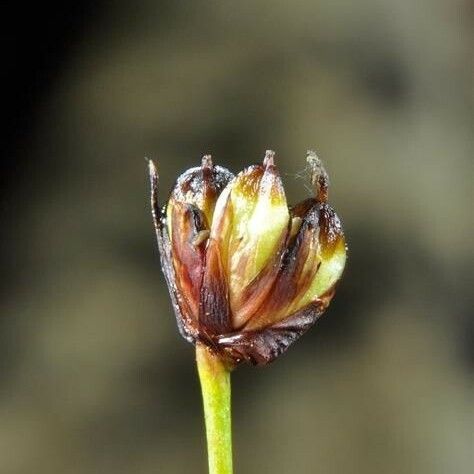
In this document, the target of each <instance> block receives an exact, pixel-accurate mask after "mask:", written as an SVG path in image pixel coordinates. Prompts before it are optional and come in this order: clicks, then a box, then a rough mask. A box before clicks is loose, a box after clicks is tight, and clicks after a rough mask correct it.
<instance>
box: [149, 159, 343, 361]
mask: <svg viewBox="0 0 474 474" xmlns="http://www.w3.org/2000/svg"><path fill="white" fill-rule="evenodd" d="M307 162H308V168H309V170H310V179H311V183H312V185H313V189H314V196H313V197H310V198H308V199H306V200H305V201H303V202H301V203H299V204H297V205H295V206H292V207H289V206H288V204H287V202H286V197H285V192H284V189H283V184H282V181H281V178H280V175H279V173H278V170H277V167H276V165H275V162H274V153H273V152H272V151H267V152H266V154H265V157H264V160H263V163H262V164H261V165H252V166H249V167H248V168H246V169H244V170H243V171H241V172H240V173H239V174H238V175H236V176H234V175H233V174H232V173H231V172H230V171H229V170H227V169H225V168H223V167H221V166H216V165H214V164H213V163H212V160H211V157H210V156H204V158H203V159H202V163H201V166H199V167H195V168H191V169H189V170H187V171H185V172H184V173H183V174H182V175H181V176H180V177H179V178H178V179H177V181H176V184H175V186H174V187H173V189H172V191H171V194H170V197H169V200H168V202H167V204H166V205H165V206H163V207H162V206H160V205H159V203H158V197H157V194H158V172H157V169H156V167H155V165H154V163H153V162H152V161H150V163H149V166H150V178H151V193H152V209H153V218H154V223H155V228H156V233H157V238H158V246H159V250H160V256H161V264H162V267H163V272H164V275H165V278H166V282H167V284H168V288H169V292H170V295H171V300H172V304H173V308H174V311H175V314H176V319H177V322H178V327H179V329H180V332H181V334H182V335H183V337H184V338H185V339H186V340H188V341H189V342H192V343H195V344H196V343H199V344H202V345H205V346H207V347H208V348H210V349H211V350H212V351H213V353H215V354H216V355H217V356H218V357H220V358H221V359H222V360H224V361H225V362H226V364H227V365H228V366H235V365H237V364H238V363H239V362H241V361H247V362H250V363H252V364H258V365H263V364H267V363H269V362H271V361H273V360H274V359H275V358H276V357H278V356H279V355H280V354H282V353H283V352H285V351H286V350H287V349H288V347H289V346H290V345H291V344H292V343H293V342H294V341H295V340H297V339H298V338H299V337H300V336H301V335H302V334H304V333H305V332H306V331H307V330H308V329H309V328H310V327H311V326H312V325H313V324H314V323H315V321H316V320H317V319H318V317H319V316H321V314H322V313H323V312H324V310H325V309H326V308H327V306H328V305H329V303H330V301H331V299H332V297H333V296H334V291H335V285H336V283H337V282H338V280H339V278H340V277H341V274H342V271H343V269H344V264H345V260H346V244H345V240H344V234H343V230H342V226H341V222H340V220H339V218H338V216H337V215H336V213H335V212H334V210H333V209H332V208H331V207H330V206H329V204H328V203H327V199H328V185H329V180H328V175H327V173H326V171H325V170H324V168H323V166H322V163H321V161H320V159H319V158H318V157H317V156H316V154H315V153H312V152H308V155H307Z"/></svg>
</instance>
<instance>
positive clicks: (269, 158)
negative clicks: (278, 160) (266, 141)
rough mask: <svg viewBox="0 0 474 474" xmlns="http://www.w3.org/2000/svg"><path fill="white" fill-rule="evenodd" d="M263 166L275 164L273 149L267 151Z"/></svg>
mask: <svg viewBox="0 0 474 474" xmlns="http://www.w3.org/2000/svg"><path fill="white" fill-rule="evenodd" d="M263 166H265V168H268V167H269V166H275V152H274V151H273V150H267V151H265V158H264V159H263Z"/></svg>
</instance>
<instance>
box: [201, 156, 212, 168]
mask: <svg viewBox="0 0 474 474" xmlns="http://www.w3.org/2000/svg"><path fill="white" fill-rule="evenodd" d="M201 167H202V168H212V167H213V164H212V156H211V155H204V156H203V157H202V160H201Z"/></svg>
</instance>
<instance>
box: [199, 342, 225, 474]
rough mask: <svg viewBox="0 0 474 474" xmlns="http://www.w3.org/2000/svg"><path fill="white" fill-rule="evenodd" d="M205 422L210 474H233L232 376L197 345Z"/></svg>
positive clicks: (209, 352)
mask: <svg viewBox="0 0 474 474" xmlns="http://www.w3.org/2000/svg"><path fill="white" fill-rule="evenodd" d="M196 362H197V367H198V373H199V379H200V381H201V390H202V399H203V403H204V419H205V421H206V437H207V454H208V459H209V474H232V434H231V414H230V372H229V370H228V369H227V368H226V366H225V364H224V363H223V362H222V360H221V359H220V358H219V357H218V356H217V355H216V354H214V352H212V351H211V350H210V349H208V348H207V347H206V346H204V345H202V344H199V343H198V344H196Z"/></svg>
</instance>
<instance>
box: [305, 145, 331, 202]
mask: <svg viewBox="0 0 474 474" xmlns="http://www.w3.org/2000/svg"><path fill="white" fill-rule="evenodd" d="M306 161H307V163H308V165H309V168H310V171H311V184H312V185H313V186H314V190H315V193H316V199H317V200H318V201H320V202H326V201H327V198H328V187H329V176H328V174H327V172H326V170H325V169H324V165H323V162H322V161H321V158H319V156H318V155H317V153H316V152H315V151H313V150H308V151H307V152H306Z"/></svg>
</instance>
